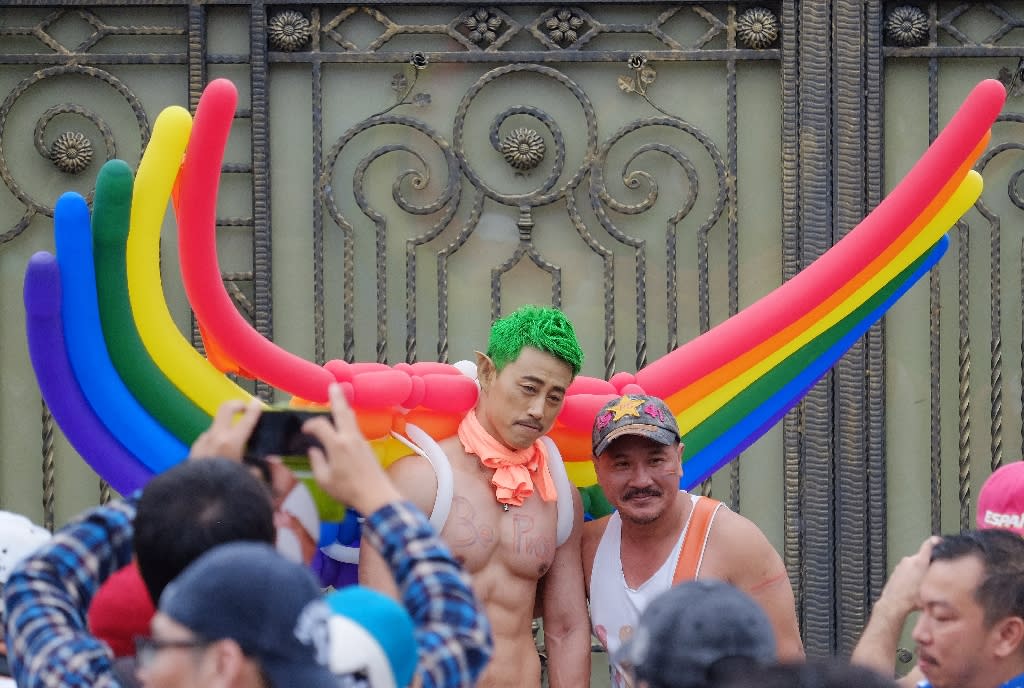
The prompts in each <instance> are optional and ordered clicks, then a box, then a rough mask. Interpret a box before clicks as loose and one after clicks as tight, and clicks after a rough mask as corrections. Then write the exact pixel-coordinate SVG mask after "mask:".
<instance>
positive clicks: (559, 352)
mask: <svg viewBox="0 0 1024 688" xmlns="http://www.w3.org/2000/svg"><path fill="white" fill-rule="evenodd" d="M524 346H532V347H533V348H535V349H540V350H541V351H543V352H545V353H549V354H551V355H552V356H554V357H555V358H557V359H559V360H562V361H565V362H566V363H567V364H569V367H570V368H572V374H573V377H576V376H577V375H579V372H580V369H581V368H582V367H583V349H581V348H580V343H579V341H577V340H576V331H575V330H574V329H573V327H572V323H571V322H569V319H568V318H566V317H565V314H564V313H562V311H560V310H558V309H557V308H544V307H541V306H523V307H522V308H519V309H517V310H515V311H513V312H512V313H509V314H508V315H506V316H505V317H504V318H501V319H500V320H497V321H495V323H494V325H493V326H491V339H490V341H489V342H488V343H487V356H488V357H489V358H490V359H491V360H492V361H494V367H495V368H496V369H497V370H499V371H500V370H501V369H502V368H504V367H505V366H506V365H508V364H509V363H511V362H512V361H514V360H516V359H517V358H519V352H520V351H522V349H523V347H524Z"/></svg>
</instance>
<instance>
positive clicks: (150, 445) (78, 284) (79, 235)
mask: <svg viewBox="0 0 1024 688" xmlns="http://www.w3.org/2000/svg"><path fill="white" fill-rule="evenodd" d="M53 225H54V238H55V240H56V245H57V263H58V264H59V266H60V278H61V286H62V291H63V298H64V303H63V305H62V308H61V315H62V317H63V321H64V339H65V341H66V342H67V349H68V355H69V358H70V359H71V367H72V369H73V370H74V371H75V378H77V379H78V383H79V386H80V387H81V389H82V392H84V393H85V397H86V399H88V400H89V405H90V406H92V408H93V411H95V412H96V415H97V416H98V417H99V418H100V420H102V421H103V424H104V425H106V426H107V428H109V429H110V432H111V433H112V434H113V435H114V437H116V438H117V440H118V441H119V442H120V443H121V444H123V445H124V446H125V448H126V449H128V451H129V452H131V453H132V454H133V455H134V456H136V457H137V458H138V459H139V460H140V461H142V463H144V464H145V465H146V466H148V467H149V468H150V469H151V470H152V471H153V472H155V473H160V472H162V471H165V470H167V469H168V468H170V467H171V466H174V465H175V464H177V463H179V462H181V461H182V460H183V459H185V457H186V456H187V455H188V447H186V446H185V445H184V444H182V443H181V442H180V441H179V440H178V439H177V438H176V437H174V435H172V434H171V433H170V432H168V431H167V430H166V429H165V428H164V427H163V426H162V425H160V424H159V423H157V422H156V420H154V419H153V417H152V416H151V415H149V412H148V411H146V410H145V409H144V408H143V407H142V406H141V405H139V402H138V401H137V400H136V399H135V397H134V396H132V393H131V392H130V391H129V390H128V388H127V387H125V385H124V382H123V381H122V380H121V377H120V376H119V375H118V373H117V370H116V369H115V368H114V364H113V362H112V361H111V360H110V354H109V353H108V352H107V344H106V341H105V340H104V339H103V327H102V325H101V323H100V312H99V302H98V300H97V296H96V268H95V263H94V262H93V254H92V233H91V231H92V230H91V226H90V222H89V207H88V206H87V205H86V203H85V199H84V198H82V197H81V196H80V195H79V194H77V193H74V192H68V193H65V194H64V195H62V196H61V197H60V199H58V201H57V206H56V208H55V209H54V215H53Z"/></svg>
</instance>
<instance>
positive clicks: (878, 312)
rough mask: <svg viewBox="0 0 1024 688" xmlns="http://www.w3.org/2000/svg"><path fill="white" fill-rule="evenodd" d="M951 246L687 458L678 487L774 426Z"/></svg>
mask: <svg viewBox="0 0 1024 688" xmlns="http://www.w3.org/2000/svg"><path fill="white" fill-rule="evenodd" d="M948 246H949V237H947V236H943V237H942V238H941V239H939V241H937V242H936V243H935V245H934V246H932V248H931V249H929V251H928V253H927V254H925V259H924V261H922V262H921V264H920V265H919V266H918V268H917V269H916V270H915V271H914V272H913V273H911V274H910V275H909V276H907V277H906V278H905V279H904V280H903V281H902V282H901V283H900V284H899V286H898V287H897V288H896V290H895V291H894V292H893V293H892V295H890V296H889V298H888V299H886V300H885V301H884V302H882V304H881V305H879V306H878V307H877V308H876V309H875V310H873V311H871V312H870V313H869V314H868V315H867V316H865V317H864V318H863V319H862V320H861V321H860V322H858V323H857V324H856V325H855V326H854V327H852V328H851V329H850V331H849V332H848V333H847V334H846V335H845V336H844V337H843V338H842V339H840V340H839V341H837V342H836V343H835V344H834V345H833V346H832V347H831V348H830V349H828V351H826V352H825V353H824V354H822V355H821V356H819V357H818V358H817V359H815V360H814V361H813V362H812V363H811V364H810V365H808V366H807V367H806V368H804V370H803V372H801V374H800V375H799V376H797V377H796V378H794V379H793V380H791V381H790V382H788V383H787V384H786V385H785V386H784V387H783V388H782V389H780V390H779V391H778V392H776V393H775V394H774V395H773V396H771V397H769V398H768V399H767V400H766V401H765V402H764V403H763V404H762V405H761V406H759V407H758V408H756V409H754V411H752V412H751V413H750V414H749V415H747V416H746V417H745V418H744V419H743V420H741V421H739V422H737V423H736V424H735V425H733V426H732V427H731V428H729V429H728V430H726V431H725V432H723V433H721V434H720V435H719V436H718V437H717V438H716V439H715V440H714V441H713V442H711V443H709V444H708V445H707V446H705V447H704V448H703V449H702V450H701V451H699V452H697V453H696V454H694V455H693V456H692V457H690V458H689V459H687V460H686V461H685V462H684V463H683V467H684V472H683V477H682V479H681V480H680V481H679V486H680V487H681V488H682V489H684V490H687V489H689V488H691V487H693V486H694V485H698V484H700V483H701V482H703V481H704V480H706V479H707V478H708V477H710V476H711V475H712V474H713V473H714V472H715V471H717V470H718V469H719V468H721V467H722V466H724V465H725V464H726V463H728V462H729V461H731V460H732V459H734V458H735V457H736V456H737V455H738V454H739V453H740V452H742V451H743V450H744V449H746V448H747V447H749V446H750V445H751V444H753V443H754V442H755V441H757V440H758V439H759V438H760V437H761V436H762V435H764V434H765V433H766V432H768V431H769V430H770V429H771V428H772V427H774V426H775V424H776V423H778V422H779V420H780V419H781V418H782V417H783V416H784V415H786V413H788V412H789V410H790V409H791V408H793V407H794V406H796V404H797V403H798V402H799V401H800V400H801V399H803V397H804V396H805V395H806V394H807V393H808V392H809V391H810V390H811V388H813V387H814V385H815V384H817V382H818V380H820V379H821V378H822V377H823V376H824V375H825V373H827V372H828V370H829V369H830V368H831V367H832V366H833V365H834V364H835V362H836V361H838V360H839V359H840V358H841V357H842V355H843V354H845V353H846V352H847V351H848V350H849V348H850V347H851V346H853V344H854V343H855V342H856V341H857V340H858V339H859V338H860V337H861V336H862V335H863V334H864V333H865V332H867V331H868V330H869V329H870V328H871V326H872V325H873V324H874V323H876V322H877V321H878V320H879V319H880V318H881V317H882V315H883V314H884V313H885V312H886V311H887V310H888V309H889V308H890V307H891V306H892V304H894V303H895V302H896V301H897V300H898V299H899V298H900V297H901V296H903V294H905V293H906V292H907V290H909V289H910V287H912V286H913V285H914V284H915V283H916V282H917V281H918V280H919V279H920V278H921V277H922V276H924V275H925V274H927V272H928V271H929V270H930V269H931V268H932V266H934V265H935V264H936V263H937V262H938V261H939V259H940V258H942V256H943V254H945V252H946V248H947V247H948Z"/></svg>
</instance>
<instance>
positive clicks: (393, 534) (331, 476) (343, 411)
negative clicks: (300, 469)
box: [303, 385, 493, 688]
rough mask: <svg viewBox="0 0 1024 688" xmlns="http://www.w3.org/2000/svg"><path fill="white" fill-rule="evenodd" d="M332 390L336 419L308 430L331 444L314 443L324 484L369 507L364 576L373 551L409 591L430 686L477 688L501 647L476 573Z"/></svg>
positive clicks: (400, 588)
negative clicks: (473, 581) (400, 486)
mask: <svg viewBox="0 0 1024 688" xmlns="http://www.w3.org/2000/svg"><path fill="white" fill-rule="evenodd" d="M330 396H331V405H332V412H333V415H334V426H333V427H332V426H331V425H330V424H329V423H328V422H327V421H326V420H324V419H322V418H321V419H314V420H311V421H308V422H307V423H306V425H305V426H303V430H304V431H306V432H310V433H312V434H314V435H316V436H317V438H318V439H319V440H320V441H321V443H322V444H323V446H324V448H325V451H324V452H321V451H319V450H317V449H312V450H310V462H311V466H312V468H313V474H314V476H315V477H316V480H317V482H318V483H319V484H320V486H321V487H323V488H324V490H325V491H326V492H327V493H328V494H330V495H331V496H332V497H334V498H335V499H337V500H338V501H340V502H342V503H344V504H348V505H350V506H352V507H353V508H355V509H356V510H357V511H359V512H360V513H363V514H367V518H366V521H365V522H364V531H363V544H364V546H363V547H361V548H360V577H361V578H362V577H363V575H364V572H363V570H362V568H363V560H364V557H365V558H366V560H368V561H372V562H373V563H377V564H379V565H382V567H383V569H384V570H383V575H384V576H386V577H387V579H388V580H389V581H390V582H391V585H392V588H393V590H394V591H396V592H398V593H399V594H400V595H401V600H402V602H403V604H404V605H405V608H406V610H407V611H408V612H409V615H410V616H411V617H412V619H413V623H414V626H415V629H416V631H415V632H416V644H417V649H418V651H419V666H418V677H419V679H420V681H421V685H422V686H423V688H460V687H465V688H469V687H470V686H473V685H474V684H475V683H476V679H477V677H478V676H479V675H480V674H481V673H482V672H483V670H484V667H485V666H486V665H487V662H488V661H489V660H490V657H491V652H492V650H493V641H492V639H491V630H490V625H489V624H488V622H487V617H486V616H485V615H484V612H483V610H482V609H481V608H480V606H479V604H478V603H477V600H476V598H475V597H474V595H473V591H472V589H471V587H470V583H469V578H468V576H467V575H466V573H465V572H464V571H463V570H462V569H461V567H460V566H459V565H458V564H457V563H456V562H455V559H454V558H453V557H452V554H451V552H450V551H449V549H448V547H447V546H446V545H445V544H444V543H443V542H442V541H441V538H440V536H439V535H438V534H437V532H436V531H435V530H434V528H433V527H432V526H431V525H430V523H429V522H428V521H427V518H426V516H424V515H423V511H422V510H421V509H420V508H418V507H417V506H416V505H414V504H412V503H410V502H408V501H403V500H402V499H401V495H400V493H399V491H398V490H397V489H396V488H395V486H394V484H393V483H392V482H391V481H390V480H389V479H388V477H387V475H385V474H384V471H383V470H382V469H381V467H380V465H379V464H378V463H377V457H376V456H375V455H374V453H373V450H372V449H371V448H370V445H369V444H368V443H367V442H366V440H365V439H364V438H363V436H362V434H361V433H360V432H359V429H358V426H357V425H356V421H355V416H354V415H353V414H352V411H351V409H349V407H348V405H347V404H346V403H345V399H344V396H343V395H342V394H341V391H340V389H339V388H338V387H337V385H332V387H331V392H330ZM375 587H378V589H379V586H375Z"/></svg>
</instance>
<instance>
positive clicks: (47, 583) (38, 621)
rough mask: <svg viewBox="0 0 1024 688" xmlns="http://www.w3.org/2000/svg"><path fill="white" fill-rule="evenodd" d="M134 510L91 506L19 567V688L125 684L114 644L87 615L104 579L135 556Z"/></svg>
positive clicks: (11, 643)
mask: <svg viewBox="0 0 1024 688" xmlns="http://www.w3.org/2000/svg"><path fill="white" fill-rule="evenodd" d="M134 518H135V507H134V506H133V505H132V504H129V503H126V502H112V503H111V504H109V505H107V506H101V507H96V508H95V509H90V510H89V511H87V512H85V513H84V514H83V515H82V516H80V517H79V518H78V519H76V520H75V521H73V522H71V523H69V524H68V525H67V526H65V527H64V528H62V529H61V530H60V531H58V532H57V533H56V534H55V535H54V536H53V539H52V540H50V541H49V542H48V543H47V544H45V545H43V547H42V548H41V549H39V550H38V551H37V552H36V553H35V554H33V555H31V556H29V557H28V558H27V559H25V560H24V561H22V562H21V563H20V564H18V565H17V566H16V567H15V568H14V570H13V571H11V575H10V577H9V578H8V579H7V584H6V585H5V586H4V605H5V608H6V615H5V616H6V618H5V625H6V629H7V656H8V660H9V661H10V665H11V674H12V675H13V676H14V680H15V682H16V683H17V684H18V686H19V688H36V687H42V686H68V687H69V688H76V687H78V686H83V687H85V686H95V687H96V688H111V687H115V686H119V684H118V681H117V679H116V678H115V677H114V672H113V661H114V658H113V655H112V653H111V651H110V648H108V647H107V645H106V643H104V642H103V641H101V640H99V639H97V638H95V637H94V636H93V635H92V634H91V633H89V629H88V627H87V626H86V620H85V615H86V612H87V611H88V609H89V603H90V602H91V601H92V598H93V595H95V594H96V590H97V589H98V588H99V586H100V584H101V583H102V582H103V581H104V580H106V578H107V577H108V576H110V575H111V574H112V573H114V572H115V571H117V570H118V569H120V568H122V567H123V566H126V565H127V564H128V563H129V562H130V561H131V559H132V519H134Z"/></svg>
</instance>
